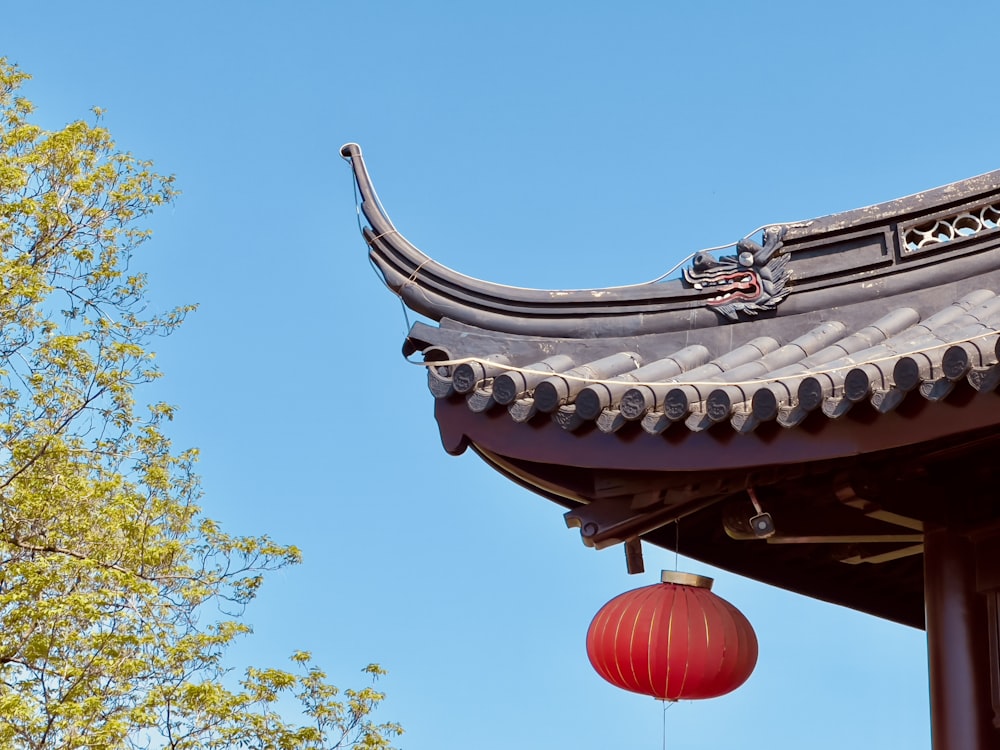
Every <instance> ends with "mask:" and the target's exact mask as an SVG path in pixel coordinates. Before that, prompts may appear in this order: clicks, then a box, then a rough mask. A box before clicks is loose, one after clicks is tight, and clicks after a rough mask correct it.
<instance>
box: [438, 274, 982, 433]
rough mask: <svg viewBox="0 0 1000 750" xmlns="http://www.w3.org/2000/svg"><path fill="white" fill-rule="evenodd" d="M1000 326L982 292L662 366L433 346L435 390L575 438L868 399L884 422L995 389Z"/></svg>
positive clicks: (796, 412)
mask: <svg viewBox="0 0 1000 750" xmlns="http://www.w3.org/2000/svg"><path fill="white" fill-rule="evenodd" d="M998 329H1000V296H998V295H997V294H996V292H994V291H993V290H990V289H978V290H974V291H972V292H969V293H966V294H964V295H962V296H961V297H960V298H959V299H957V300H955V301H954V302H952V303H951V304H948V305H946V306H944V307H942V308H941V309H939V310H936V311H934V312H932V313H931V314H930V315H927V316H925V317H923V318H921V316H920V315H919V313H918V312H917V310H915V309H914V308H912V307H897V308H894V309H892V310H891V311H889V312H888V313H886V314H885V315H882V316H880V317H879V318H877V319H875V320H872V321H870V322H868V323H866V324H865V325H861V326H858V327H854V326H849V325H847V324H845V323H843V322H841V321H839V320H835V319H834V320H828V321H824V322H822V323H820V324H818V325H815V326H812V327H810V328H808V329H807V330H805V331H803V332H802V333H801V334H800V335H797V336H795V337H794V338H791V339H790V340H788V341H786V342H783V341H781V340H779V339H777V338H775V337H772V336H758V337H755V338H753V339H751V340H749V341H747V342H746V343H743V344H740V345H737V346H734V347H732V348H726V347H716V349H715V350H712V349H710V348H709V347H707V346H705V345H703V344H691V345H687V346H684V347H681V348H679V349H677V350H675V351H670V352H669V353H667V354H665V355H662V356H656V357H655V358H653V357H648V356H647V357H644V356H643V355H642V354H640V353H638V352H636V351H626V350H622V351H615V352H613V353H611V354H608V355H605V356H601V357H599V358H596V359H588V358H587V357H586V354H585V351H581V347H580V346H579V343H578V342H576V341H574V340H566V339H553V340H551V341H548V342H546V345H545V346H544V347H543V348H544V349H547V350H549V351H551V352H552V353H551V354H550V355H549V356H548V357H545V358H544V359H540V360H534V359H530V358H529V359H525V358H524V357H523V356H522V357H520V358H519V357H517V356H516V355H512V354H511V352H510V351H509V350H506V351H501V350H500V349H499V348H498V350H497V351H493V352H489V353H487V354H485V355H474V356H468V355H466V353H465V352H463V351H462V350H458V351H455V350H453V349H451V348H448V349H436V348H432V349H433V350H434V351H437V356H435V357H434V360H435V361H434V362H433V374H432V376H431V378H430V383H431V390H432V391H433V393H434V395H435V396H437V397H438V398H444V397H454V396H456V395H458V396H463V397H465V399H466V402H467V403H468V406H469V408H470V409H471V410H473V411H476V412H483V411H487V410H502V409H506V410H507V412H508V413H509V414H510V417H511V418H512V419H513V420H515V421H517V422H524V421H527V420H528V419H532V418H536V419H541V418H546V416H547V417H548V418H551V419H552V420H554V421H555V422H556V423H557V424H559V426H560V427H562V428H563V429H565V430H571V431H574V430H578V429H580V428H582V427H584V426H585V425H588V424H591V423H592V424H594V425H596V427H597V429H599V430H601V431H602V432H616V431H618V430H619V429H621V428H622V427H624V426H625V425H627V424H629V423H631V422H636V423H638V424H640V425H641V427H642V429H643V430H645V431H646V432H648V433H650V434H659V433H661V432H663V431H664V430H665V429H667V428H669V427H671V426H672V425H675V424H678V425H683V427H684V428H685V429H687V430H690V431H693V432H700V431H702V430H705V429H708V428H710V427H712V426H714V425H717V424H723V423H725V424H728V425H729V426H730V427H731V429H733V430H736V431H737V432H740V433H745V432H750V431H753V430H755V429H756V428H757V427H758V426H759V425H761V424H762V423H765V422H771V421H775V422H777V423H778V424H779V425H781V426H782V427H785V428H792V427H795V426H796V425H798V424H800V423H801V422H802V421H803V420H804V419H805V417H806V416H808V415H809V414H810V413H812V412H814V411H818V412H820V413H822V414H824V415H826V417H827V418H830V419H836V418H838V417H841V416H843V415H844V414H846V413H847V412H848V411H849V410H850V409H852V408H854V407H855V406H856V405H858V404H860V403H862V402H865V401H867V402H868V403H869V404H870V405H871V406H872V407H873V408H874V409H875V411H876V412H878V413H886V412H889V411H892V410H893V409H896V408H897V407H898V406H899V405H900V404H901V403H902V401H903V399H904V398H905V397H906V396H907V394H909V393H910V392H912V391H916V392H917V393H919V394H920V396H921V397H923V398H924V399H927V400H929V401H939V400H941V399H943V398H945V397H947V396H948V395H949V394H950V393H951V392H952V391H953V389H954V388H955V387H956V386H957V385H959V384H960V383H962V382H963V381H964V382H966V383H967V384H968V386H969V387H971V388H972V389H974V390H977V391H983V390H993V389H994V388H995V387H996V385H997V382H998V381H1000V368H998V366H997V361H998V355H997V344H998V333H997V331H998ZM508 339H509V337H505V338H504V339H503V342H504V343H506V341H507V340H508ZM482 347H483V344H482V342H480V343H479V346H478V347H477V348H479V349H480V350H481V349H482ZM636 348H638V347H636ZM442 356H444V357H447V358H448V359H445V360H442V359H441V357H442Z"/></svg>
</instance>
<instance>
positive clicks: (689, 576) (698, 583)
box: [660, 570, 713, 590]
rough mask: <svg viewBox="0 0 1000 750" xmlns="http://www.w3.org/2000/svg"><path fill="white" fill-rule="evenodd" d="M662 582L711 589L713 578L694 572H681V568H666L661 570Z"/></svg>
mask: <svg viewBox="0 0 1000 750" xmlns="http://www.w3.org/2000/svg"><path fill="white" fill-rule="evenodd" d="M660 582H661V583H676V584H678V585H680V586H694V587H695V588H699V589H709V590H711V588H712V582H713V579H711V578H709V577H708V576H699V575H696V574H694V573H681V572H680V571H679V570H664V571H661V572H660Z"/></svg>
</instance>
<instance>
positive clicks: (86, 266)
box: [0, 58, 401, 750]
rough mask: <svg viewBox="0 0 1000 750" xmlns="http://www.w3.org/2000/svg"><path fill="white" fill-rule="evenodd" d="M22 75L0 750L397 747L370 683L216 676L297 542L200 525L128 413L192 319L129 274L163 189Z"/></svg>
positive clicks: (6, 81) (4, 264) (14, 99)
mask: <svg viewBox="0 0 1000 750" xmlns="http://www.w3.org/2000/svg"><path fill="white" fill-rule="evenodd" d="M26 78H27V76H26V75H25V74H24V73H23V72H21V71H20V70H19V69H18V68H17V67H16V66H14V65H12V64H10V63H9V62H8V61H6V60H4V59H2V58H0V747H4V748H39V749H41V748H67V749H68V748H83V747H86V748H128V747H144V748H149V747H169V748H175V749H177V750H180V749H181V748H196V747H199V748H200V747H205V748H216V747H217V748H223V747H251V748H333V747H351V746H360V747H364V748H386V747H388V746H389V742H390V740H391V738H392V737H394V736H395V735H396V734H398V733H399V732H400V731H401V730H400V729H399V727H398V726H397V725H395V724H376V723H375V722H374V720H373V717H372V712H373V711H374V709H375V708H376V707H377V706H378V704H379V703H380V701H381V700H382V698H383V695H382V693H380V692H378V691H376V690H375V689H374V688H373V687H366V688H363V689H360V690H348V691H345V692H344V693H343V694H340V693H338V691H337V689H336V688H334V687H333V686H331V685H329V684H328V683H327V681H326V677H325V675H324V674H323V672H322V671H320V670H319V669H318V668H317V667H315V666H314V665H313V664H312V662H311V659H310V657H309V655H308V654H306V653H297V654H295V655H294V656H293V662H294V664H293V666H292V669H291V670H290V671H286V670H279V669H250V670H248V671H247V672H246V674H245V675H244V676H243V678H242V680H239V679H237V678H236V677H235V676H234V675H231V674H228V673H227V672H226V669H225V667H224V664H223V656H224V654H225V651H226V648H227V646H229V645H230V644H231V643H232V642H233V640H234V639H235V638H237V637H239V636H241V635H242V634H245V633H247V632H248V626H247V625H246V624H245V623H244V622H243V621H242V619H241V615H242V613H243V608H244V607H245V606H246V604H247V603H248V602H250V600H252V599H253V598H254V595H255V593H256V592H257V590H258V587H259V586H260V585H261V582H262V577H263V575H264V574H265V573H267V572H268V571H270V570H274V569H276V568H280V567H282V566H285V565H288V564H293V563H296V562H298V561H299V551H298V550H297V549H296V548H294V547H290V546H283V545H280V544H277V543H275V542H274V541H272V540H271V539H269V538H268V537H266V536H260V537H234V536H230V535H227V534H225V533H224V532H223V531H222V530H221V529H220V528H219V527H218V525H217V524H215V523H213V522H212V521H211V520H209V519H207V518H205V517H204V516H203V515H202V512H201V509H200V508H199V506H198V501H199V484H198V480H197V477H196V476H195V475H194V473H193V464H194V461H195V459H196V453H195V452H194V451H183V452H178V451H175V450H174V449H173V448H172V446H171V444H170V441H169V440H168V439H167V437H166V436H165V434H164V431H163V426H164V423H165V422H166V421H168V420H170V419H171V417H172V414H173V410H172V408H171V407H170V406H168V405H166V404H155V405H153V406H151V407H148V408H139V407H137V405H136V402H135V396H136V388H137V387H139V386H141V385H142V384H145V383H148V382H150V381H151V380H153V379H154V378H156V377H157V375H158V372H157V370H156V368H155V366H154V364H153V360H152V354H151V351H150V349H149V346H150V343H151V341H152V340H153V339H154V338H155V337H157V336H165V335H168V334H170V333H172V332H173V331H174V330H175V329H176V328H177V327H178V325H180V324H181V322H182V321H183V319H184V317H185V315H186V314H187V313H188V312H190V310H191V308H190V307H178V308H176V309H172V310H167V311H163V312H157V311H154V310H151V309H149V306H148V304H147V301H146V296H145V289H146V278H145V276H144V275H143V274H141V273H138V272H136V271H135V270H133V268H132V258H133V254H134V252H135V251H136V250H137V249H138V248H139V247H140V245H141V244H142V243H143V241H144V240H146V239H147V237H148V232H147V231H146V230H145V229H143V226H142V220H143V219H144V217H147V216H148V215H149V214H150V212H152V211H153V210H154V209H156V208H157V207H158V206H161V205H163V204H165V203H168V202H170V201H171V200H172V199H173V198H174V197H175V188H174V183H173V178H171V177H166V176H163V175H160V174H157V173H156V172H155V171H154V170H153V167H152V165H151V164H150V163H149V162H146V161H141V160H138V159H136V158H135V157H133V156H132V155H130V154H128V153H123V152H121V151H120V150H118V149H117V148H116V146H115V143H114V141H113V140H112V138H111V136H110V134H109V133H108V131H107V130H106V129H104V128H103V127H102V126H101V113H100V111H98V110H95V112H94V117H93V118H92V120H91V121H89V122H88V121H82V120H81V121H78V122H73V123H70V124H69V125H67V126H65V127H64V128H62V129H61V130H57V131H46V130H44V129H42V128H40V127H38V126H37V125H34V124H32V122H31V119H30V118H31V114H32V105H31V103H30V102H29V101H28V100H27V99H25V98H24V97H23V96H21V95H20V89H21V86H22V84H23V82H24V81H25V80H26ZM365 671H366V672H367V676H368V677H370V678H371V679H374V678H376V677H378V676H380V675H381V674H382V670H381V669H380V668H379V667H378V666H376V665H371V666H369V667H368V668H367V669H366V670H365ZM290 696H294V697H295V698H297V699H298V701H297V703H295V704H293V705H296V706H297V709H298V710H297V711H293V716H292V717H291V718H290V719H286V718H283V716H282V715H281V714H280V713H279V712H278V705H279V702H280V703H281V704H282V705H283V706H287V705H288V700H289V697H290Z"/></svg>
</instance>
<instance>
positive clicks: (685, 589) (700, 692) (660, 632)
mask: <svg viewBox="0 0 1000 750" xmlns="http://www.w3.org/2000/svg"><path fill="white" fill-rule="evenodd" d="M662 581H663V582H662V583H658V584H654V585H652V586H644V587H643V588H639V589H634V590H633V591H628V592H626V593H624V594H622V595H620V596H616V597H615V598H614V599H612V600H611V601H610V602H608V603H607V604H605V605H604V606H603V607H602V608H601V611H600V612H598V613H597V616H596V617H594V620H593V622H591V623H590V629H589V630H588V631H587V655H588V656H589V657H590V663H591V664H593V665H594V669H596V670H597V673H598V674H599V675H601V677H603V678H604V679H605V680H607V681H608V682H610V683H611V684H612V685H617V686H618V687H620V688H624V689H625V690H631V691H633V692H635V693H643V694H644V695H651V696H653V697H654V698H659V699H661V700H668V701H677V700H689V699H694V698H715V697H718V696H720V695H725V694H726V693H728V692H730V691H732V690H735V689H736V688H738V687H739V686H740V685H742V684H743V683H744V682H746V680H747V678H748V677H749V676H750V673H751V672H753V668H754V666H756V664H757V636H756V635H755V634H754V632H753V627H751V625H750V622H749V621H748V620H747V618H746V617H744V616H743V613H742V612H740V611H739V610H738V609H736V607H734V606H733V605H732V604H730V603H729V602H727V601H726V600H725V599H723V598H721V597H719V596H716V595H715V594H713V593H712V592H711V591H710V589H711V587H712V579H711V578H705V577H704V576H696V575H692V574H690V573H677V572H672V571H663V574H662Z"/></svg>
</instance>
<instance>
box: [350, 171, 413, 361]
mask: <svg viewBox="0 0 1000 750" xmlns="http://www.w3.org/2000/svg"><path fill="white" fill-rule="evenodd" d="M351 186H352V187H353V188H354V212H355V213H356V214H357V217H358V231H359V232H360V233H361V236H362V237H364V236H365V226H364V224H362V223H361V196H360V195H359V194H358V181H357V180H356V179H355V178H354V172H353V171H352V172H351ZM375 202H376V205H377V207H378V208H380V209H381V207H382V206H381V204H380V203H379V201H378V196H375ZM368 265H370V266H371V267H372V270H373V271H374V272H375V277H376V278H377V279H378V280H379V281H381V282H382V286H384V287H385V288H386V289H391V287H390V286H389V280H388V279H387V278H386V277H385V274H384V273H383V272H382V269H381V268H379V267H378V264H377V263H375V261H374V260H372V256H371V253H369V254H368ZM419 270H420V269H419V268H418V269H417V271H419ZM414 273H416V271H414ZM396 297H397V298H398V299H399V306H400V308H401V309H402V310H403V321H404V322H405V323H406V331H407V333H409V331H410V329H411V328H412V327H413V324H412V323H410V313H409V311H408V310H407V307H406V302H404V301H403V295H401V294H397V295H396ZM408 361H410V360H408ZM413 364H418V363H416V362H414V363H413Z"/></svg>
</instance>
